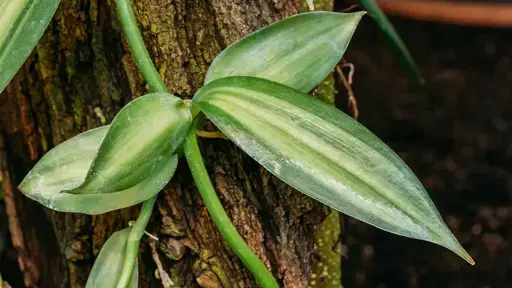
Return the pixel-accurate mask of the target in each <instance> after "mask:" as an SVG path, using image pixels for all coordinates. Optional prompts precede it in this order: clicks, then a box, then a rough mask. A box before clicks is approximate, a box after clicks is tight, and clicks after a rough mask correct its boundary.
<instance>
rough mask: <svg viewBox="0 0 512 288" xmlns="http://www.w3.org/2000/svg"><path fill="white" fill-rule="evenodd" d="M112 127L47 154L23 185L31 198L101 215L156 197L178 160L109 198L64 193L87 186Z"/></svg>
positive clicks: (56, 207)
mask: <svg viewBox="0 0 512 288" xmlns="http://www.w3.org/2000/svg"><path fill="white" fill-rule="evenodd" d="M108 129H109V126H104V127H100V128H96V129H93V130H90V131H87V132H84V133H81V134H79V135H77V136H75V137H73V138H71V139H69V140H67V141H65V142H63V143H61V144H60V145H58V146H57V147H55V148H53V149H52V150H50V151H49V152H48V153H46V154H45V155H44V156H43V158H41V160H39V162H38V163H37V164H36V165H35V166H34V168H33V169H32V170H31V171H30V172H29V173H28V175H27V176H26V177H25V179H23V181H22V182H21V184H20V186H19V189H20V190H21V192H22V193H23V194H25V195H26V196H27V197H29V198H31V199H33V200H36V201H38V202H40V203H41V204H42V205H44V206H46V207H48V208H50V209H54V210H57V211H62V212H75V213H85V214H101V213H105V212H109V211H113V210H117V209H121V208H125V207H129V206H132V205H135V204H138V203H140V202H142V201H144V200H146V199H149V198H151V197H152V196H154V195H156V194H157V193H158V192H159V191H160V190H161V189H162V188H163V187H164V186H165V185H166V184H167V183H168V182H169V180H170V179H171V177H172V175H173V174H174V171H175V169H176V166H177V161H178V160H177V156H173V157H170V158H169V159H167V161H166V162H164V163H161V165H160V166H159V167H158V168H157V169H156V171H157V172H155V173H154V174H152V175H150V176H149V177H147V178H146V179H144V180H143V181H142V182H140V183H139V184H137V185H135V186H134V187H131V188H129V189H126V190H123V191H118V192H115V193H107V194H70V193H66V192H63V191H67V190H71V189H73V188H76V187H77V186H79V185H80V184H82V183H83V181H84V179H85V177H86V175H87V171H88V170H89V167H90V166H91V164H92V162H93V160H94V158H95V157H96V154H97V152H98V149H99V147H100V144H101V142H102V141H103V139H104V137H105V135H106V134H107V131H108Z"/></svg>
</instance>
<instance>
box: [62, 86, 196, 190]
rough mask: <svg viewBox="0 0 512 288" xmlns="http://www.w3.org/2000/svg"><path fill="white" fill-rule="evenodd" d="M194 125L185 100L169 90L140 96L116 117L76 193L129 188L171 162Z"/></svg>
mask: <svg viewBox="0 0 512 288" xmlns="http://www.w3.org/2000/svg"><path fill="white" fill-rule="evenodd" d="M191 124H192V116H191V115H190V110H189V109H188V108H187V107H185V105H184V103H183V101H182V100H181V99H179V98H177V97H175V96H172V95H170V94H166V93H154V94H148V95H145V96H143V97H140V98H138V99H136V100H134V101H132V102H130V103H129V104H128V105H126V106H125V107H124V108H123V109H122V110H121V111H120V112H119V113H118V114H117V115H116V117H115V118H114V120H113V121H112V124H111V125H110V129H109V130H108V133H107V135H106V136H105V140H104V141H103V142H102V143H101V147H100V149H99V151H98V155H97V157H96V159H95V160H94V162H93V164H92V166H91V168H90V170H89V172H88V174H87V178H86V180H85V182H84V183H83V184H82V185H81V186H80V187H78V188H76V189H74V190H72V191H71V193H75V194H90V193H111V192H116V191H120V190H124V189H128V188H130V187H132V186H134V185H137V183H139V182H141V181H142V180H144V179H146V178H147V177H148V176H149V175H153V174H154V173H156V171H157V170H158V168H159V167H161V165H162V164H163V163H166V162H167V161H169V158H170V157H171V155H172V154H173V153H174V150H176V148H177V147H178V146H179V145H180V144H181V142H182V141H183V139H184V138H185V136H186V133H187V131H188V129H189V127H190V126H191Z"/></svg>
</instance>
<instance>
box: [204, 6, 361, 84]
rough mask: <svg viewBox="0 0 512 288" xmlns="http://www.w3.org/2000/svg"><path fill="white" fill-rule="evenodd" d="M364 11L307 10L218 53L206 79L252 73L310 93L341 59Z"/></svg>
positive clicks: (209, 80) (250, 74) (249, 74)
mask: <svg viewBox="0 0 512 288" xmlns="http://www.w3.org/2000/svg"><path fill="white" fill-rule="evenodd" d="M363 15H364V12H357V13H333V12H308V13H303V14H298V15H295V16H292V17H289V18H286V19H283V20H281V21H279V22H277V23H275V24H273V25H270V26H267V27H265V28H263V29H261V30H259V31H257V32H255V33H252V34H250V35H248V36H246V37H244V38H242V39H241V40H239V41H238V42H235V43H234V44H232V45H231V46H229V47H228V48H227V49H225V50H224V51H222V53H220V54H219V55H218V56H217V58H215V60H214V61H213V63H212V65H211V66H210V68H209V69H208V73H207V74H206V78H205V83H209V82H211V81H213V80H216V79H219V78H223V77H227V76H255V77H260V78H265V79H269V80H272V81H274V82H278V83H281V84H285V85H287V86H290V87H292V88H295V89H297V90H299V91H302V92H309V91H310V90H311V89H313V88H314V87H315V86H316V85H318V84H319V83H320V82H322V80H324V79H325V77H327V75H328V74H329V72H331V71H332V69H333V68H334V67H335V66H336V64H337V63H338V62H339V61H340V59H341V56H343V53H345V50H346V49H347V46H348V43H349V42H350V39H351V38H352V34H353V33H354V30H355V28H356V26H357V24H358V23H359V20H361V17H362V16H363Z"/></svg>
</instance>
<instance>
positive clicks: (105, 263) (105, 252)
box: [85, 228, 139, 288]
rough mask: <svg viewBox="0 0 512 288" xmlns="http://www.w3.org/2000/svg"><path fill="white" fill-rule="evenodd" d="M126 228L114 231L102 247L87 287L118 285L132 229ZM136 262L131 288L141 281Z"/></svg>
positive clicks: (100, 287)
mask: <svg viewBox="0 0 512 288" xmlns="http://www.w3.org/2000/svg"><path fill="white" fill-rule="evenodd" d="M131 229H132V228H125V229H123V230H121V231H117V232H115V233H113V234H112V235H111V236H110V237H109V238H108V240H107V242H105V244H104V245H103V247H102V248H101V251H100V254H98V257H97V258H96V261H94V266H92V270H91V273H90V274H89V278H88V279H87V284H86V285H85V287H86V288H112V287H116V284H117V279H119V275H120V274H121V268H122V264H123V261H124V258H125V255H124V251H125V248H126V244H127V242H128V237H129V234H130V230H131ZM138 266H139V265H138V263H136V264H135V268H134V270H133V273H132V276H131V279H130V282H129V284H128V286H126V287H129V288H137V287H138V286H137V285H138V281H139V271H138V270H139V269H138V268H139V267H138Z"/></svg>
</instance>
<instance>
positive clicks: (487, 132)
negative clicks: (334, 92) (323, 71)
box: [336, 1, 512, 288]
mask: <svg viewBox="0 0 512 288" xmlns="http://www.w3.org/2000/svg"><path fill="white" fill-rule="evenodd" d="M472 2H479V1H472ZM480 2H489V1H480ZM502 2H503V1H502ZM509 2H510V3H511V7H512V1H509ZM347 6H350V5H348V4H346V3H344V1H338V2H336V10H338V11H339V10H340V9H343V8H346V7H347ZM391 20H392V22H393V23H394V24H395V27H396V29H397V30H398V32H399V34H400V35H401V36H402V38H403V40H404V42H405V43H406V45H407V46H408V48H409V50H410V52H411V54H412V55H413V57H414V59H415V60H416V62H417V64H418V65H419V66H420V69H421V71H422V73H423V76H424V77H425V78H426V80H427V84H428V91H427V92H426V93H420V92H419V91H418V89H416V88H415V86H414V83H413V82H412V81H410V78H409V77H408V75H407V74H406V72H405V70H404V69H403V68H402V67H401V66H400V63H399V60H398V57H397V56H396V55H395V54H394V53H393V51H392V50H391V49H390V48H389V46H388V45H387V42H386V40H385V38H384V36H383V34H382V33H381V32H380V31H379V30H378V29H377V28H376V26H375V25H374V23H373V22H372V19H371V18H369V17H367V18H366V19H364V20H363V22H362V24H361V25H360V27H359V28H358V29H357V30H356V34H355V36H354V39H353V40H352V43H351V45H350V47H349V50H348V52H347V54H346V59H347V60H348V61H349V62H352V63H354V65H355V67H356V68H355V76H354V87H353V89H354V93H355V96H356V98H357V100H358V102H359V110H360V121H361V122H362V123H363V124H365V125H366V126H367V127H368V128H369V129H370V130H372V131H373V132H374V133H375V134H377V135H378V136H379V137H381V138H382V139H383V140H384V141H385V142H386V143H388V144H389V145H390V146H391V147H392V148H393V149H394V150H395V151H397V152H398V153H399V155H400V156H401V157H402V158H403V159H404V160H405V161H406V162H407V164H409V165H410V167H411V168H412V170H413V171H414V172H415V173H416V174H417V175H418V177H419V178H420V180H421V181H422V182H423V184H424V185H425V187H426V188H427V190H428V192H429V194H430V196H431V197H432V199H433V201H434V202H435V204H436V206H437V207H438V209H439V211H440V212H441V214H442V215H443V218H444V219H445V221H446V223H447V224H448V226H449V227H450V228H451V230H452V231H453V232H454V234H455V235H456V236H457V238H458V239H459V241H460V242H461V243H462V245H463V246H464V247H465V248H466V249H467V250H468V252H469V253H470V254H471V256H472V257H473V258H474V259H475V261H476V265H475V266H474V267H472V266H470V265H469V264H467V263H465V262H464V261H463V260H461V259H460V258H458V257H457V256H455V255H454V254H452V253H451V252H449V251H448V250H446V249H444V248H441V247H439V246H436V245H434V244H430V243H426V242H421V241H416V240H410V239H406V238H403V237H398V236H395V235H392V234H388V233H386V232H382V231H380V230H378V229H375V228H373V227H371V226H369V225H366V224H364V223H361V222H359V221H357V220H354V219H349V218H348V217H345V236H344V238H343V242H344V245H345V248H346V255H345V256H346V258H345V259H344V263H343V265H344V268H343V273H344V274H343V282H344V285H345V287H349V288H350V287H379V288H384V287H480V288H486V287H489V288H490V287H512V247H511V245H510V239H511V237H512V201H511V198H512V142H511V140H512V134H511V128H512V127H510V126H511V121H512V97H511V96H512V33H511V29H512V28H510V29H507V28H488V27H467V26H458V25H453V24H440V23H435V22H421V21H416V20H414V19H407V18H397V17H391ZM511 20H512V15H511ZM338 89H339V90H340V91H341V93H340V94H341V95H339V96H338V97H339V98H337V103H338V105H340V108H342V109H344V110H347V109H346V97H345V96H344V95H345V92H344V89H343V88H342V87H341V86H340V87H339V88H338Z"/></svg>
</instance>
